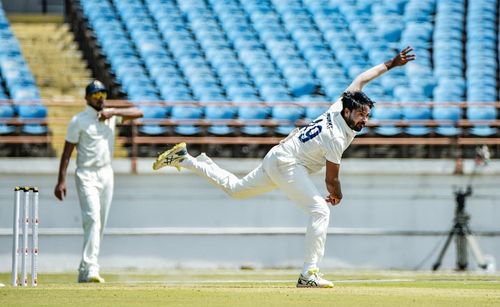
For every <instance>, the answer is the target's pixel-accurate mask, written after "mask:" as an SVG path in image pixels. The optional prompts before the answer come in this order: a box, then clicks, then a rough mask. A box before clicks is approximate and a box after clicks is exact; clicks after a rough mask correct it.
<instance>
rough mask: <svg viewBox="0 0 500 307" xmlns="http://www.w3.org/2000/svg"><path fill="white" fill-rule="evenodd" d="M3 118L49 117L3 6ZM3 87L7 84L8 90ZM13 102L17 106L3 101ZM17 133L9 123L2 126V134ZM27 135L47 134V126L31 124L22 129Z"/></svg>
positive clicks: (0, 14)
mask: <svg viewBox="0 0 500 307" xmlns="http://www.w3.org/2000/svg"><path fill="white" fill-rule="evenodd" d="M0 76H1V78H0V118H2V119H4V120H7V121H8V120H10V119H13V118H16V117H18V118H19V119H21V120H22V119H39V120H43V119H44V118H45V117H46V116H47V109H46V107H45V106H44V105H42V104H41V103H40V93H39V91H38V88H37V86H36V84H35V79H34V78H33V75H32V74H31V71H30V70H29V68H28V65H27V64H26V62H25V60H24V58H23V55H22V54H21V51H20V48H19V42H18V41H17V39H16V37H15V36H14V34H13V33H12V31H11V29H10V24H9V21H8V20H7V17H6V16H5V13H4V10H3V8H2V6H1V3H0ZM2 84H5V88H4V86H3V85H2ZM6 99H12V100H13V101H14V105H12V104H10V103H7V102H2V100H6ZM16 130H17V128H16V126H15V125H11V124H9V123H8V122H1V123H0V135H5V134H12V133H15V132H16ZM21 132H22V133H24V134H32V135H40V134H46V133H47V127H46V125H42V124H39V123H30V124H25V125H22V126H21Z"/></svg>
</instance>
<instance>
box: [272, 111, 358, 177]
mask: <svg viewBox="0 0 500 307" xmlns="http://www.w3.org/2000/svg"><path fill="white" fill-rule="evenodd" d="M355 136H356V131H354V130H352V129H351V128H349V126H348V125H347V123H346V122H345V120H344V118H343V117H342V115H341V114H340V112H334V111H331V110H328V111H326V112H325V113H324V114H322V115H321V116H319V117H318V118H317V119H315V120H314V121H312V122H311V124H309V125H308V126H306V127H303V128H301V129H300V130H298V129H297V130H296V131H295V132H294V133H293V134H291V135H290V136H289V137H287V138H286V139H285V140H284V142H282V143H281V145H280V147H281V148H282V152H283V153H285V154H287V157H286V158H287V160H288V159H293V160H295V162H296V163H299V164H301V165H304V166H305V167H306V168H307V169H308V170H309V172H311V173H314V172H317V171H319V170H321V168H323V167H324V166H325V164H326V160H328V161H330V162H333V163H336V164H340V160H341V158H342V153H343V152H344V150H346V148H347V147H349V145H350V144H351V142H352V140H353V139H354V137H355Z"/></svg>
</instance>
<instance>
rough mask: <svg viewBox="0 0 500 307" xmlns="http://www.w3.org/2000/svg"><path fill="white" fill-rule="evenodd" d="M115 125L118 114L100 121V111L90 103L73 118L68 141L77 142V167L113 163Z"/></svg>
mask: <svg viewBox="0 0 500 307" xmlns="http://www.w3.org/2000/svg"><path fill="white" fill-rule="evenodd" d="M115 126H116V116H113V117H111V118H110V119H107V120H104V121H100V120H99V119H98V112H97V111H96V110H94V109H93V108H92V107H90V106H88V105H87V106H86V108H85V110H84V111H83V112H80V113H78V114H77V115H75V116H74V117H73V118H72V119H71V122H70V123H69V126H68V132H67V135H66V141H68V142H70V143H73V144H76V148H77V158H76V165H77V167H79V168H100V167H104V166H110V165H111V158H112V157H113V146H114V142H115Z"/></svg>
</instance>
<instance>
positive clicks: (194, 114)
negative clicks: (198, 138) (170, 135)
mask: <svg viewBox="0 0 500 307" xmlns="http://www.w3.org/2000/svg"><path fill="white" fill-rule="evenodd" d="M202 115H203V109H202V108H199V107H196V106H178V105H176V106H174V107H172V114H171V118H172V119H173V120H180V121H179V125H178V126H176V127H175V129H174V131H175V132H176V133H178V134H181V135H196V134H200V132H201V129H200V128H199V127H197V126H195V125H187V124H182V120H196V119H201V118H202Z"/></svg>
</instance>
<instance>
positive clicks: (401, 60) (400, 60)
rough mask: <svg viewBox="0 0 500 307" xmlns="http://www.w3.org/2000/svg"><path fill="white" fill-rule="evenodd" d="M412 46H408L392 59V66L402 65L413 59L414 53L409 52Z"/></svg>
mask: <svg viewBox="0 0 500 307" xmlns="http://www.w3.org/2000/svg"><path fill="white" fill-rule="evenodd" d="M412 51H413V48H412V47H410V46H408V47H406V48H405V49H403V50H401V52H400V53H399V54H398V55H396V56H395V57H394V58H393V59H392V65H393V66H403V65H405V64H406V63H408V62H410V61H413V60H415V54H411V53H410V52H412Z"/></svg>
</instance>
